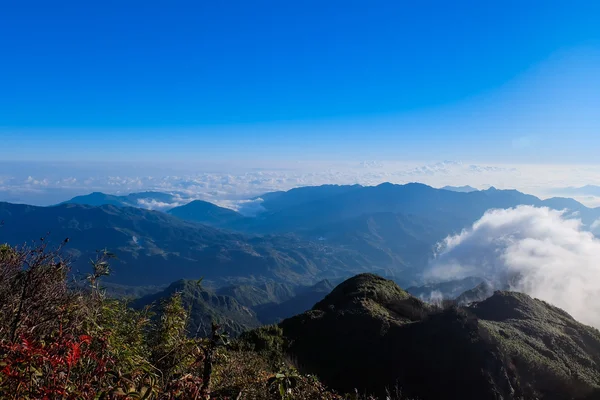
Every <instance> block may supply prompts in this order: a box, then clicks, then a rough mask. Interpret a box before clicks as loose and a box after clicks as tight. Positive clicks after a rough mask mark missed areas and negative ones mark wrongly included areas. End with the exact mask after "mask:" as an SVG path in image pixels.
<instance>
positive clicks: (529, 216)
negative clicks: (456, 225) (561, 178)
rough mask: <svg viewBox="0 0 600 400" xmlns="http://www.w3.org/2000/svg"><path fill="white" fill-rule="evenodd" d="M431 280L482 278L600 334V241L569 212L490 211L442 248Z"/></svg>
mask: <svg viewBox="0 0 600 400" xmlns="http://www.w3.org/2000/svg"><path fill="white" fill-rule="evenodd" d="M427 275H428V277H429V278H432V279H440V280H448V279H458V278H464V277H467V276H479V277H482V278H485V279H487V280H489V281H490V282H491V283H492V284H493V285H494V286H495V287H496V288H503V287H506V285H508V287H509V288H510V290H515V291H519V292H524V293H527V294H529V295H531V296H532V297H536V298H539V299H541V300H544V301H547V302H549V303H551V304H553V305H555V306H558V307H560V308H563V309H564V310H566V311H567V312H569V313H570V314H571V315H572V316H573V317H574V318H576V319H577V320H579V321H581V322H583V323H586V324H590V325H593V326H595V327H599V328H600V302H599V301H598V299H599V298H600V240H599V239H598V238H596V237H595V236H594V235H593V234H592V233H591V232H589V231H587V230H585V229H584V226H583V225H582V224H581V222H580V221H579V220H577V219H574V218H570V217H568V215H566V213H564V212H560V211H554V210H550V209H548V208H536V207H531V206H519V207H516V208H513V209H506V210H490V211H488V212H487V213H486V214H485V215H484V216H483V217H482V218H481V219H480V220H479V221H477V222H476V223H475V224H473V226H472V227H471V228H469V229H467V230H464V231H463V232H462V233H460V234H458V235H455V236H449V237H448V238H446V240H445V241H444V242H443V243H441V244H440V249H439V252H438V254H437V256H436V258H435V260H434V261H433V263H432V265H431V269H430V270H429V271H428V273H427Z"/></svg>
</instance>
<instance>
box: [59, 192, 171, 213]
mask: <svg viewBox="0 0 600 400" xmlns="http://www.w3.org/2000/svg"><path fill="white" fill-rule="evenodd" d="M181 201H182V198H181V196H180V194H169V193H161V192H141V193H130V194H128V195H125V196H116V195H112V194H105V193H101V192H93V193H90V194H87V195H83V196H76V197H73V198H72V199H71V200H67V201H65V202H63V203H61V204H84V205H89V206H104V205H112V206H116V207H140V208H146V209H154V208H157V209H165V210H166V209H168V208H171V207H175V206H177V205H179V203H181Z"/></svg>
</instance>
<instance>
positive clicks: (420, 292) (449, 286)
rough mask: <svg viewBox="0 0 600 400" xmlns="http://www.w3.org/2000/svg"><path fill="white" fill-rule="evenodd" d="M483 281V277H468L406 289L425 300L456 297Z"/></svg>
mask: <svg viewBox="0 0 600 400" xmlns="http://www.w3.org/2000/svg"><path fill="white" fill-rule="evenodd" d="M481 283H482V279H481V278H478V277H467V278H464V279H459V280H452V281H447V282H438V283H431V284H427V285H423V286H411V287H408V288H406V291H407V292H408V293H410V294H411V295H413V296H415V297H418V298H419V299H421V300H424V301H436V300H442V299H455V298H457V297H458V296H460V295H463V294H464V293H465V292H466V291H468V290H472V289H474V288H475V287H477V286H478V285H480V284H481ZM490 295H491V293H490ZM488 297H489V296H488ZM481 300H483V299H481Z"/></svg>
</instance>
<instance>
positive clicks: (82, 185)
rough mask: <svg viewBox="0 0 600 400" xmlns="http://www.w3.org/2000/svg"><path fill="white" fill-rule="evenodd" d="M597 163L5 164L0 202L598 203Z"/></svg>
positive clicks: (245, 205) (246, 207)
mask: <svg viewBox="0 0 600 400" xmlns="http://www.w3.org/2000/svg"><path fill="white" fill-rule="evenodd" d="M599 177H600V166H569V165H557V166H547V165H483V164H476V163H468V162H457V161H440V162H430V163H414V162H413V163H408V162H401V161H385V162H384V161H361V162H345V163H344V162H336V163H326V162H290V163H288V164H285V165H261V166H260V167H255V168H250V167H248V166H246V165H234V164H222V165H183V166H172V165H168V166H165V165H147V164H135V165H132V164H123V165H119V164H114V163H113V164H90V165H82V164H74V163H71V164H68V163H16V162H15V163H11V162H3V163H0V201H8V202H14V203H28V204H34V205H51V204H57V203H59V202H62V201H65V200H68V199H70V198H71V197H73V196H76V195H82V194H87V193H90V192H93V191H100V192H104V193H108V194H118V195H123V194H128V193H132V192H140V191H146V190H153V191H160V192H166V193H176V194H177V195H178V196H180V198H179V199H178V200H177V201H176V202H174V203H173V204H158V203H152V202H151V201H150V202H148V203H143V204H140V205H141V206H143V207H146V208H153V209H168V208H170V207H174V206H177V205H180V204H182V203H185V202H187V201H190V200H192V199H200V200H207V201H211V202H214V203H216V204H219V205H221V206H224V207H229V208H232V209H236V210H239V211H241V212H245V213H248V214H252V213H256V212H257V211H260V200H259V199H257V197H259V196H260V195H261V194H263V193H266V192H271V191H278V190H289V189H291V188H294V187H299V186H311V185H322V184H362V185H377V184H380V183H382V182H392V183H399V184H402V183H408V182H422V183H425V184H429V185H431V186H434V187H443V186H446V185H452V186H462V185H471V186H474V187H476V188H478V189H486V188H488V187H490V186H495V187H497V188H499V189H505V188H506V189H508V188H511V189H512V188H514V189H518V190H521V191H523V192H526V193H530V194H534V195H538V196H540V197H549V196H554V195H563V196H568V197H574V198H576V199H577V200H580V201H582V202H583V203H584V204H586V205H588V206H598V205H600V193H597V192H594V188H595V187H594V186H589V187H588V188H589V190H588V189H585V190H581V189H577V190H576V189H574V188H575V187H577V186H584V185H589V184H592V185H594V184H595V185H598V184H600V178H599Z"/></svg>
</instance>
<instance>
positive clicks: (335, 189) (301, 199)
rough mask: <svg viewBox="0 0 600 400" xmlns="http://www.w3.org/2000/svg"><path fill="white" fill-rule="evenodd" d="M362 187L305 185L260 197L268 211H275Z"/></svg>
mask: <svg viewBox="0 0 600 400" xmlns="http://www.w3.org/2000/svg"><path fill="white" fill-rule="evenodd" d="M362 187H363V186H361V185H321V186H305V187H299V188H294V189H290V190H288V191H286V192H282V191H279V192H270V193H265V194H263V195H261V196H259V198H261V199H262V200H263V202H262V206H263V207H264V208H265V209H266V210H267V211H269V212H275V211H279V210H283V209H286V208H290V207H296V206H299V205H300V204H304V203H309V202H312V201H317V200H322V199H325V198H327V197H332V196H336V195H340V194H345V193H348V192H352V191H354V190H357V189H360V188H362Z"/></svg>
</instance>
